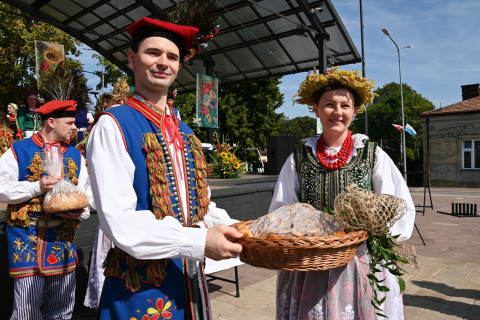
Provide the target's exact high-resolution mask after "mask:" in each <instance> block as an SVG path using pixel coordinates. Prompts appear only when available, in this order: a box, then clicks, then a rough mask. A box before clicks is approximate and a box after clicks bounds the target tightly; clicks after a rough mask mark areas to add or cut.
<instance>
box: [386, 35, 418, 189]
mask: <svg viewBox="0 0 480 320" xmlns="http://www.w3.org/2000/svg"><path fill="white" fill-rule="evenodd" d="M382 31H383V33H385V35H386V36H388V37H389V38H390V40H392V42H393V44H394V45H395V47H396V48H397V53H398V73H399V74H400V101H401V104H402V127H403V130H402V149H403V176H404V178H405V183H406V182H407V148H406V147H405V112H404V109H403V86H402V67H401V63H400V50H402V49H408V48H413V46H412V45H408V46H406V47H402V48H399V47H398V45H397V43H396V42H395V40H393V38H392V36H391V35H390V32H389V31H388V30H387V29H382Z"/></svg>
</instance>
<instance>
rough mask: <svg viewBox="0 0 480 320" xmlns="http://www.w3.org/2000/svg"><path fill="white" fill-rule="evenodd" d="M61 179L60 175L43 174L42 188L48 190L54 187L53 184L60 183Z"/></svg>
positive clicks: (44, 190)
mask: <svg viewBox="0 0 480 320" xmlns="http://www.w3.org/2000/svg"><path fill="white" fill-rule="evenodd" d="M60 180H62V177H58V176H50V175H47V176H43V177H42V178H40V189H41V190H42V192H48V191H50V190H52V189H53V186H54V185H55V184H56V183H58V182H59V181H60Z"/></svg>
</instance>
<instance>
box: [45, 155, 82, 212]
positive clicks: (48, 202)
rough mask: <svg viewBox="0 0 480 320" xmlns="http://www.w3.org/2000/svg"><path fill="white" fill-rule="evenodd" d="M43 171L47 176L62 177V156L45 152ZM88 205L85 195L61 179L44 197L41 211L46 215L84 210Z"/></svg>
mask: <svg viewBox="0 0 480 320" xmlns="http://www.w3.org/2000/svg"><path fill="white" fill-rule="evenodd" d="M45 171H46V172H47V173H48V174H49V175H53V176H63V156H62V154H61V153H60V152H59V151H55V150H54V151H51V150H47V152H46V159H45ZM87 205H88V199H87V196H86V194H85V193H84V192H83V191H82V190H80V189H79V188H78V187H77V186H75V185H74V184H73V183H71V182H69V181H67V180H65V179H62V180H60V181H59V182H58V183H57V184H55V185H54V186H53V189H52V190H51V191H49V192H47V194H46V195H45V197H44V200H43V210H44V211H45V212H47V213H56V212H65V211H74V210H80V209H84V208H85V207H87Z"/></svg>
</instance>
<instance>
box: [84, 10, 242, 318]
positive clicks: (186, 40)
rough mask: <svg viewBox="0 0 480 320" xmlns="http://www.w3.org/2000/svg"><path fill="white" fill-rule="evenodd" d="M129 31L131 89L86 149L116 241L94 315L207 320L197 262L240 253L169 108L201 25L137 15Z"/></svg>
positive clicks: (197, 156) (104, 223) (103, 222)
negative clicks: (169, 96)
mask: <svg viewBox="0 0 480 320" xmlns="http://www.w3.org/2000/svg"><path fill="white" fill-rule="evenodd" d="M127 31H128V32H129V33H130V35H131V36H132V44H131V50H129V51H128V61H129V64H130V67H131V69H132V70H133V72H134V76H135V87H136V92H135V93H134V96H133V97H132V98H130V99H129V100H128V101H127V102H126V103H125V104H123V105H121V106H118V107H115V108H112V109H108V110H107V111H105V112H103V113H102V114H101V116H100V117H99V118H98V120H97V123H96V124H95V125H94V127H93V129H92V132H91V135H90V139H89V145H88V146H87V159H88V163H89V169H90V174H91V179H92V191H93V194H94V198H95V204H96V209H97V211H98V217H99V221H100V227H101V229H102V230H103V232H105V234H106V235H107V237H108V238H109V239H110V240H112V242H113V243H114V248H113V249H112V250H111V251H110V253H109V255H108V257H107V259H106V261H105V264H104V265H105V272H104V274H105V276H106V279H105V283H104V286H103V291H102V297H101V303H100V307H99V316H100V319H124V318H129V319H130V318H136V319H141V318H143V317H150V316H153V315H154V314H157V313H158V314H159V315H161V316H162V317H164V318H166V319H167V318H168V319H170V318H171V319H201V318H204V319H210V317H211V315H210V313H209V309H210V306H209V301H208V296H207V293H208V292H207V288H206V282H205V275H204V273H203V266H202V265H201V263H199V261H203V260H204V258H205V257H209V258H212V259H214V260H221V259H227V258H233V257H237V256H238V255H239V253H240V252H241V250H242V247H241V245H239V244H235V243H232V242H230V241H229V240H228V239H227V237H232V238H239V237H241V233H239V232H237V231H236V229H235V228H232V227H228V226H227V225H229V224H231V223H232V220H231V219H230V218H229V217H228V215H227V214H226V212H225V211H224V210H222V209H219V208H216V206H215V204H214V203H213V202H210V193H209V188H208V185H207V182H206V174H205V168H206V164H205V161H204V159H203V153H202V150H201V143H200V141H199V140H198V139H197V138H196V137H195V135H194V133H193V131H192V130H191V129H190V128H189V127H188V126H187V125H186V124H185V123H183V122H182V121H180V120H179V115H178V111H177V110H176V109H174V108H173V106H172V105H171V104H169V103H167V94H168V88H169V87H170V86H171V85H172V83H173V82H174V80H175V78H176V77H177V74H178V72H179V70H180V68H181V61H182V58H183V57H184V56H185V54H187V52H188V50H189V48H190V46H191V44H192V41H193V39H194V38H195V37H196V36H197V34H198V29H196V28H193V27H189V26H180V25H176V24H172V23H168V22H163V21H159V20H155V19H150V18H142V19H140V20H138V21H136V22H135V23H133V24H132V25H130V26H129V27H128V28H127ZM221 223H224V224H221ZM225 224H226V225H225Z"/></svg>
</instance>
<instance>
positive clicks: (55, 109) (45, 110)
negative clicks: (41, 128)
mask: <svg viewBox="0 0 480 320" xmlns="http://www.w3.org/2000/svg"><path fill="white" fill-rule="evenodd" d="M76 104H77V101H75V100H66V101H65V100H53V101H50V102H47V103H45V104H44V105H43V106H41V107H40V108H38V109H37V110H35V113H38V114H39V115H40V117H41V118H42V119H48V118H67V117H75V110H76V108H75V105H76Z"/></svg>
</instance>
